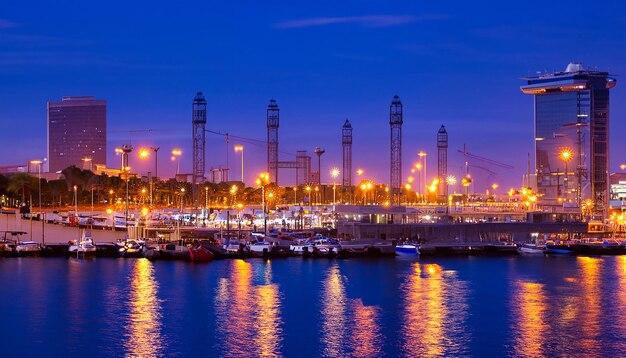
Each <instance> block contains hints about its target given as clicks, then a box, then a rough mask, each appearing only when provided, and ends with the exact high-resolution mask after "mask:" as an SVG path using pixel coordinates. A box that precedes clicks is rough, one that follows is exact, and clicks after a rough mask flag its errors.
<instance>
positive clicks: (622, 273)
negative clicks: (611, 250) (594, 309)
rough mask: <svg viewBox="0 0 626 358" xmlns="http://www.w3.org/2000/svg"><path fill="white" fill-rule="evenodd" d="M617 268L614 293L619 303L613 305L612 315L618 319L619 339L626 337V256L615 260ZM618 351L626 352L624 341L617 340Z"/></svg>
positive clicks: (617, 333)
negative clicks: (624, 311) (625, 309)
mask: <svg viewBox="0 0 626 358" xmlns="http://www.w3.org/2000/svg"><path fill="white" fill-rule="evenodd" d="M615 268H616V275H617V285H616V287H615V288H614V291H615V293H616V295H617V302H616V303H614V304H613V305H612V307H611V308H612V313H613V314H614V315H615V317H616V322H615V327H616V328H617V332H616V336H617V337H620V338H622V337H626V315H624V314H623V313H622V308H623V307H626V289H625V288H626V256H620V257H619V258H616V259H615ZM616 341H617V344H616V349H618V350H619V352H620V353H621V355H623V354H624V352H626V342H624V340H623V339H617V340H616Z"/></svg>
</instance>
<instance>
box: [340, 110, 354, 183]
mask: <svg viewBox="0 0 626 358" xmlns="http://www.w3.org/2000/svg"><path fill="white" fill-rule="evenodd" d="M341 144H342V146H343V182H342V185H343V186H344V187H351V186H352V125H351V124H350V122H349V121H348V120H347V119H346V123H344V124H343V127H342V128H341Z"/></svg>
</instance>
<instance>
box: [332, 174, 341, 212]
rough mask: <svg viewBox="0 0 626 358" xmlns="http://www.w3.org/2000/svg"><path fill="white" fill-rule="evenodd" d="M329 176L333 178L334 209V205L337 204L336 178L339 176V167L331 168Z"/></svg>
mask: <svg viewBox="0 0 626 358" xmlns="http://www.w3.org/2000/svg"><path fill="white" fill-rule="evenodd" d="M330 176H331V177H332V178H333V211H335V205H336V204H337V196H336V193H335V191H336V185H337V183H336V179H337V177H338V176H339V169H337V168H333V169H331V170H330Z"/></svg>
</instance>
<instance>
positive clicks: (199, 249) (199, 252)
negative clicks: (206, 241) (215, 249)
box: [187, 240, 213, 262]
mask: <svg viewBox="0 0 626 358" xmlns="http://www.w3.org/2000/svg"><path fill="white" fill-rule="evenodd" d="M187 249H188V250H189V255H190V258H191V261H192V262H209V261H211V260H213V253H212V252H211V251H209V250H207V249H206V248H205V247H203V246H202V245H200V243H199V242H198V240H194V242H193V244H192V245H191V246H189V247H188V248H187Z"/></svg>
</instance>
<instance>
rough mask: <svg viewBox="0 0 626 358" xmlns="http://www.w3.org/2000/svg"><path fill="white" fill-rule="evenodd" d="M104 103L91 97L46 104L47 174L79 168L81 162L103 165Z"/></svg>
mask: <svg viewBox="0 0 626 358" xmlns="http://www.w3.org/2000/svg"><path fill="white" fill-rule="evenodd" d="M106 118H107V116H106V101H105V100H97V99H94V97H92V96H70V97H62V99H61V102H48V171H50V172H57V171H60V170H63V169H65V168H67V167H69V166H72V165H75V166H77V167H79V168H80V167H82V161H83V160H84V159H90V160H91V161H92V163H94V165H95V164H106V155H107V134H106V133H107V131H106V122H107V120H106Z"/></svg>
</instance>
